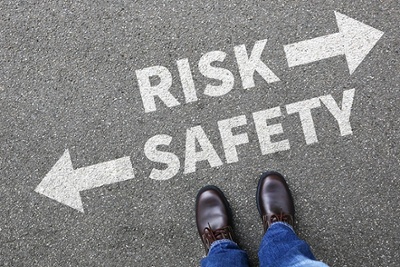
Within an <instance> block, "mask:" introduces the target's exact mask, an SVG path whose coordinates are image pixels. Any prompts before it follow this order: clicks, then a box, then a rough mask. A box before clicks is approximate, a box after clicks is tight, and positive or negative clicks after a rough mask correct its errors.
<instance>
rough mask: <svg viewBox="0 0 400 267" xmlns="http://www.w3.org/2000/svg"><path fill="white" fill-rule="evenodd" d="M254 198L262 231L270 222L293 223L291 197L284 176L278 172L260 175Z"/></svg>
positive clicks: (266, 228) (265, 229)
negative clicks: (260, 219) (261, 223)
mask: <svg viewBox="0 0 400 267" xmlns="http://www.w3.org/2000/svg"><path fill="white" fill-rule="evenodd" d="M256 199H257V208H258V212H259V213H260V216H261V218H262V221H263V225H264V232H266V231H267V230H268V228H269V227H270V225H271V224H272V223H274V222H278V221H281V222H286V223H289V224H290V225H292V226H293V225H294V204H293V197H292V194H291V193H290V190H289V187H288V185H287V183H286V181H285V178H284V177H283V176H282V175H281V174H280V173H278V172H274V171H269V172H265V173H264V174H262V175H261V177H260V180H259V182H258V187H257V195H256Z"/></svg>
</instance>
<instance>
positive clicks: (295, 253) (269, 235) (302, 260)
mask: <svg viewBox="0 0 400 267" xmlns="http://www.w3.org/2000/svg"><path fill="white" fill-rule="evenodd" d="M258 257H259V260H260V266H261V267H263V266H276V267H277V266H282V267H283V266H285V267H289V266H291V267H294V266H295V267H300V266H304V267H306V266H307V267H327V265H326V264H325V263H323V262H320V261H317V260H316V259H315V257H314V255H313V254H312V252H311V249H310V246H309V245H308V244H307V243H306V242H305V241H304V240H301V239H300V238H299V237H298V236H297V235H296V233H295V232H294V230H293V228H292V226H291V225H289V224H287V223H284V222H274V223H272V224H271V226H270V227H269V228H268V230H267V232H266V233H265V235H264V237H263V239H262V241H261V246H260V250H259V251H258Z"/></svg>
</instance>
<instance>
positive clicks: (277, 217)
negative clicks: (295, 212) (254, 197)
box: [262, 211, 293, 232]
mask: <svg viewBox="0 0 400 267" xmlns="http://www.w3.org/2000/svg"><path fill="white" fill-rule="evenodd" d="M262 220H263V225H264V232H266V231H267V229H268V228H269V227H270V226H271V224H273V223H274V222H285V223H288V224H290V225H293V217H292V215H290V214H286V213H283V212H282V211H281V212H280V213H278V214H272V215H271V217H269V218H268V215H263V216H262Z"/></svg>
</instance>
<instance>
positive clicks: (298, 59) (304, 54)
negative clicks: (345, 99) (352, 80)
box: [284, 12, 383, 74]
mask: <svg viewBox="0 0 400 267" xmlns="http://www.w3.org/2000/svg"><path fill="white" fill-rule="evenodd" d="M335 16H336V22H337V25H338V28H339V32H338V33H334V34H330V35H325V36H321V37H317V38H314V39H310V40H306V41H302V42H298V43H293V44H289V45H285V46H284V50H285V53H286V59H287V62H288V65H289V67H294V66H299V65H303V64H308V63H311V62H315V61H319V60H323V59H326V58H330V57H335V56H339V55H345V56H346V61H347V65H348V67H349V72H350V74H352V73H353V72H354V71H355V69H356V68H357V67H358V65H360V64H361V62H362V61H363V60H364V58H365V57H366V56H367V55H368V53H369V52H370V51H371V49H372V48H373V47H374V46H375V44H376V43H377V42H378V40H379V39H380V38H381V37H382V35H383V32H382V31H379V30H377V29H375V28H372V27H371V26H368V25H366V24H364V23H362V22H359V21H357V20H355V19H352V18H350V17H348V16H346V15H343V14H341V13H339V12H335Z"/></svg>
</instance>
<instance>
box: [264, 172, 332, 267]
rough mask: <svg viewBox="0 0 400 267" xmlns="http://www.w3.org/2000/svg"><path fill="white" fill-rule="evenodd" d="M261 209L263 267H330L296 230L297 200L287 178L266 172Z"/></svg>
mask: <svg viewBox="0 0 400 267" xmlns="http://www.w3.org/2000/svg"><path fill="white" fill-rule="evenodd" d="M256 199H257V207H258V211H259V213H260V215H261V218H262V221H263V225H264V231H265V234H264V237H263V239H262V242H261V246H260V250H259V252H258V257H259V260H260V266H261V267H266V266H269V267H303V266H304V267H306V266H307V267H326V266H327V265H326V264H324V263H322V262H320V261H317V260H316V259H315V257H314V255H313V254H312V252H311V249H310V247H309V245H308V244H307V243H306V242H305V241H304V240H301V239H300V238H299V237H298V236H297V235H296V233H295V232H294V230H293V224H294V204H293V197H292V195H291V193H290V190H289V187H288V185H287V183H286V181H285V179H284V177H283V176H282V175H281V174H279V173H277V172H266V173H264V174H263V175H262V176H261V178H260V181H259V183H258V187H257V195H256Z"/></svg>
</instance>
